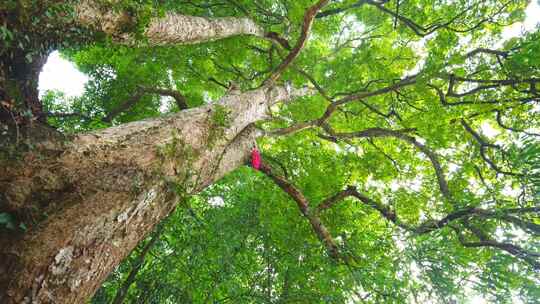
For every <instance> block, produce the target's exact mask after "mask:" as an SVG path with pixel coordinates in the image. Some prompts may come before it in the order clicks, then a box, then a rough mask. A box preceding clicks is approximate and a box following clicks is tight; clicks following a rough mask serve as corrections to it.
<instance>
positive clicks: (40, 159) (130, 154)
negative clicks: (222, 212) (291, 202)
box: [0, 86, 307, 303]
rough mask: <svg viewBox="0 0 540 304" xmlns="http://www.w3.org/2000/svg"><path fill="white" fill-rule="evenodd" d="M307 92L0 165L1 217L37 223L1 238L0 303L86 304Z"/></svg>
mask: <svg viewBox="0 0 540 304" xmlns="http://www.w3.org/2000/svg"><path fill="white" fill-rule="evenodd" d="M306 93H307V91H306V90H294V89H290V88H284V87H279V86H264V87H261V88H259V89H256V90H253V91H249V92H246V93H242V94H239V95H228V96H225V97H224V98H222V99H221V100H220V101H218V102H216V103H213V104H209V105H206V106H203V107H199V108H195V109H189V110H185V111H182V112H179V113H176V114H174V115H168V116H164V117H160V118H155V119H148V120H143V121H137V122H132V123H127V124H123V125H119V126H116V127H111V128H108V129H103V130H99V131H94V132H90V133H86V134H82V135H78V136H75V137H74V138H72V139H71V140H68V141H67V142H64V143H51V142H48V143H43V144H41V145H38V147H39V148H36V149H35V150H33V151H30V152H28V153H26V155H24V156H23V158H22V161H20V162H18V163H16V164H10V165H9V166H4V165H2V166H0V193H2V194H3V195H1V196H0V200H2V202H1V204H0V209H2V210H6V211H10V212H12V213H15V214H24V213H31V214H33V218H34V219H35V221H36V223H34V224H33V225H31V226H30V227H29V229H28V231H27V232H26V233H24V234H21V235H0V261H1V262H0V302H1V303H83V302H84V301H86V300H87V299H88V298H89V297H90V296H92V295H93V294H94V292H95V291H96V290H97V288H99V286H100V285H101V283H102V281H103V280H104V279H105V278H106V277H107V275H108V274H109V272H110V271H111V270H112V269H114V267H116V265H118V264H119V263H120V262H121V260H122V259H123V258H124V257H125V256H126V255H127V254H129V252H130V251H131V250H132V249H133V248H134V247H135V246H136V245H137V243H138V242H139V241H141V240H142V239H143V238H144V237H145V236H146V235H147V234H148V233H149V232H150V231H151V230H152V228H153V227H154V225H155V224H157V223H158V222H159V221H160V220H162V219H163V218H164V217H166V216H167V215H168V214H169V213H170V212H171V211H172V210H173V209H174V208H175V206H176V205H177V203H178V202H179V200H181V199H182V198H184V197H185V196H188V195H191V194H195V193H197V192H200V191H201V190H203V189H204V188H205V187H206V186H208V185H209V184H211V183H213V182H214V181H216V180H217V179H219V178H221V177H222V176H223V175H225V174H226V173H228V172H230V171H232V170H234V169H235V168H237V167H239V166H241V165H242V164H244V163H245V162H246V161H247V157H248V155H249V151H250V148H251V147H252V146H253V145H254V140H255V138H256V137H257V136H259V135H260V132H258V131H257V130H256V128H255V127H253V123H254V122H256V121H259V120H262V119H266V118H268V108H269V106H271V105H272V104H274V103H276V102H278V101H288V100H291V99H293V98H295V97H297V96H300V95H304V94H306ZM28 210H32V211H31V212H30V211H28ZM36 210H37V212H36ZM32 212H33V213H32ZM38 216H41V217H42V218H37V217H38Z"/></svg>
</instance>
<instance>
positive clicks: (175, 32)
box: [76, 0, 264, 45]
mask: <svg viewBox="0 0 540 304" xmlns="http://www.w3.org/2000/svg"><path fill="white" fill-rule="evenodd" d="M76 13H77V20H78V22H79V23H81V24H82V25H84V26H87V27H91V28H94V29H97V30H100V31H102V32H105V33H107V34H109V35H111V36H112V37H113V38H115V40H116V41H117V42H121V43H128V44H131V43H133V42H134V37H133V36H132V35H130V34H129V33H127V32H128V31H126V28H127V29H130V28H132V27H134V26H135V25H136V23H137V20H134V19H135V18H133V17H132V16H130V15H129V14H128V13H127V12H114V11H112V10H110V8H109V7H103V6H100V5H99V4H98V3H97V2H96V1H91V0H87V1H81V2H80V3H79V5H78V6H77V7H76ZM143 35H144V37H145V38H146V39H147V40H148V43H149V44H150V45H167V44H169V45H170V44H193V43H200V42H205V41H212V40H218V39H222V38H227V37H231V36H235V35H255V36H264V31H263V30H262V29H261V28H260V27H259V26H258V25H257V24H256V23H255V22H253V21H252V20H251V19H248V18H235V17H222V18H205V17H195V16H186V15H181V14H174V13H167V14H166V15H165V16H164V17H156V18H152V19H151V20H150V22H149V23H148V26H147V27H146V30H145V31H144V33H143Z"/></svg>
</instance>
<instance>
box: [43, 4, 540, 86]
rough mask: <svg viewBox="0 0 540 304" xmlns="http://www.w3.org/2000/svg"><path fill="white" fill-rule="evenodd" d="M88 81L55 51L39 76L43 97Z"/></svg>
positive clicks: (530, 13)
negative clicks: (47, 92)
mask: <svg viewBox="0 0 540 304" xmlns="http://www.w3.org/2000/svg"><path fill="white" fill-rule="evenodd" d="M525 12H526V15H527V17H526V18H525V20H524V21H523V22H518V23H514V24H513V25H511V26H508V27H507V28H506V29H504V30H503V39H504V40H506V39H509V38H511V37H516V36H519V35H520V34H521V32H522V31H530V30H532V29H533V28H534V27H535V26H536V24H537V23H539V22H540V0H532V1H531V3H530V4H529V5H528V6H527V9H526V11H525ZM87 81H88V77H87V76H86V75H85V74H83V73H81V72H80V71H78V70H77V68H76V67H75V65H73V64H72V63H71V62H69V61H67V60H65V59H63V58H61V57H60V54H59V53H58V52H57V51H55V52H53V53H52V54H51V55H50V56H49V58H48V59H47V63H46V64H45V66H44V67H43V71H42V72H41V74H40V75H39V92H40V95H43V93H44V92H45V91H46V90H59V91H62V92H64V93H65V94H66V95H67V96H80V95H82V93H83V92H84V84H85V83H86V82H87Z"/></svg>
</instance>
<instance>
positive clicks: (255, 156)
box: [251, 148, 261, 170]
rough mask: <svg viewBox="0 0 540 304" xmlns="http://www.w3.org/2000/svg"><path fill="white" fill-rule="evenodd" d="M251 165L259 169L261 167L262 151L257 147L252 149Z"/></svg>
mask: <svg viewBox="0 0 540 304" xmlns="http://www.w3.org/2000/svg"><path fill="white" fill-rule="evenodd" d="M251 166H252V167H253V169H255V170H259V168H260V167H261V153H260V152H259V150H257V148H253V149H252V150H251Z"/></svg>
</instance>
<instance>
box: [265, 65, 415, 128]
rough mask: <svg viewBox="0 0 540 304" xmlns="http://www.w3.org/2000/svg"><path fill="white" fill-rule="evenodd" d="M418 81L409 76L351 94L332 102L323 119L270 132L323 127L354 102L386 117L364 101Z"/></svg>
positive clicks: (318, 87) (322, 116) (328, 98)
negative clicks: (348, 104)
mask: <svg viewBox="0 0 540 304" xmlns="http://www.w3.org/2000/svg"><path fill="white" fill-rule="evenodd" d="M301 74H303V75H304V76H306V74H305V73H301ZM313 80H314V79H312V80H310V81H311V82H312V83H313ZM416 81H417V75H411V76H407V77H405V78H403V79H400V80H399V81H397V82H395V83H393V84H391V85H388V86H385V87H382V88H379V89H376V90H372V91H362V92H355V93H352V94H349V95H347V96H344V97H342V98H340V99H338V100H335V101H331V102H330V104H329V105H328V106H327V107H326V110H325V111H324V113H323V114H322V115H321V117H319V118H317V119H313V120H309V121H305V122H299V123H296V124H294V125H292V126H289V127H285V128H281V129H275V130H271V131H269V133H270V134H272V135H278V136H279V135H287V134H291V133H295V132H298V131H301V130H304V129H308V128H312V127H319V126H322V125H323V124H325V123H326V121H327V120H328V119H329V118H330V117H331V116H332V114H334V112H335V111H336V110H337V109H338V108H339V107H340V106H342V105H344V104H347V103H350V102H353V101H360V102H362V103H363V104H364V105H366V107H368V108H369V109H370V110H371V111H373V112H375V113H377V112H379V113H378V114H382V115H383V116H386V115H385V114H383V113H380V111H378V110H376V109H375V108H374V107H373V106H371V105H369V104H367V103H365V102H363V99H365V98H369V97H374V96H379V95H383V94H387V93H390V92H395V91H397V90H399V89H401V88H403V87H407V86H410V85H414V84H416ZM315 87H316V88H317V90H319V92H321V90H322V88H320V86H315ZM323 92H324V91H323ZM323 96H325V99H327V100H332V99H331V98H330V97H328V95H327V94H326V93H324V95H323Z"/></svg>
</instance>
